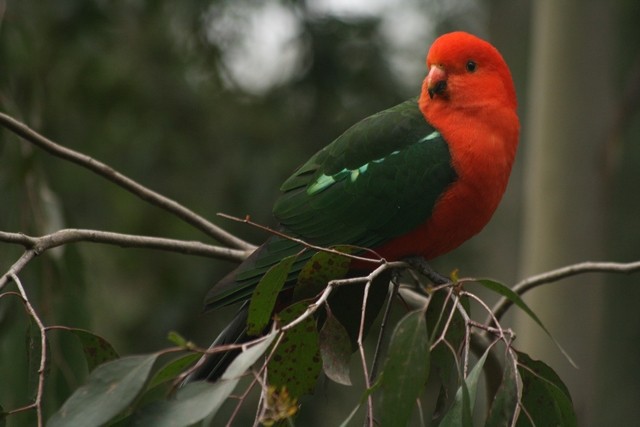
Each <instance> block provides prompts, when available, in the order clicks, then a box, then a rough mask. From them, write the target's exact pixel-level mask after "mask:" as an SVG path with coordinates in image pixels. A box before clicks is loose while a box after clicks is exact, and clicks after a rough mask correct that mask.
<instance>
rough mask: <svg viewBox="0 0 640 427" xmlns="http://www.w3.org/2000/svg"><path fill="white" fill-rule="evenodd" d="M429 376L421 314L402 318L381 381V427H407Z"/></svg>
mask: <svg viewBox="0 0 640 427" xmlns="http://www.w3.org/2000/svg"><path fill="white" fill-rule="evenodd" d="M428 375H429V338H428V335H427V323H426V320H425V315H424V311H422V310H417V311H412V312H411V313H409V314H407V315H406V316H405V317H403V318H402V319H401V320H400V322H398V325H397V326H396V329H395V331H394V332H393V337H392V338H391V343H390V344H389V352H388V355H387V360H386V362H385V365H384V371H383V378H382V388H383V396H382V407H381V425H383V426H406V425H407V424H408V422H409V419H410V417H411V413H412V411H413V408H414V406H415V402H416V399H417V398H418V396H419V395H420V392H421V391H422V389H423V387H424V385H425V383H426V381H427V377H428Z"/></svg>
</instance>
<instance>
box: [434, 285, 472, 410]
mask: <svg viewBox="0 0 640 427" xmlns="http://www.w3.org/2000/svg"><path fill="white" fill-rule="evenodd" d="M448 293H449V292H448V290H447V289H442V290H440V291H437V292H435V293H433V294H432V295H431V297H430V302H429V306H428V307H427V313H426V319H427V330H428V331H430V341H429V343H430V345H431V344H432V343H433V342H434V341H435V340H437V339H438V338H439V337H440V336H441V335H442V333H443V331H444V328H445V326H447V321H448V318H449V316H450V315H451V313H452V312H453V316H452V317H451V321H450V322H449V324H448V328H447V330H446V333H445V339H446V341H447V343H449V344H450V346H448V345H447V344H446V343H444V342H440V343H439V344H438V345H436V346H435V348H433V349H432V350H431V354H430V362H431V363H430V364H431V367H430V369H431V374H430V378H429V382H430V383H431V384H430V385H432V386H433V385H435V384H436V383H438V382H439V386H438V387H439V390H440V393H439V397H438V398H437V400H436V406H435V407H434V411H435V412H434V414H435V417H436V419H440V417H442V416H443V415H444V414H445V413H446V411H447V408H448V407H449V406H450V405H451V404H452V401H453V398H454V396H455V391H456V390H457V388H458V386H459V384H460V372H461V370H460V366H459V360H458V354H459V351H460V348H461V347H462V345H463V341H464V335H465V329H466V321H465V319H464V317H462V314H461V313H460V312H459V311H458V310H457V309H456V307H455V301H454V299H453V298H451V297H449V298H447V295H448ZM459 302H460V304H461V305H462V308H464V310H465V311H466V312H467V313H469V299H468V297H466V296H463V297H460V299H459ZM438 380H439V381H438Z"/></svg>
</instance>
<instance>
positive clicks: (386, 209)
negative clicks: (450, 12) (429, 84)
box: [207, 99, 456, 308]
mask: <svg viewBox="0 0 640 427" xmlns="http://www.w3.org/2000/svg"><path fill="white" fill-rule="evenodd" d="M455 179H456V173H455V171H454V169H453V167H452V165H451V155H450V153H449V148H448V145H447V143H446V141H445V140H444V139H443V138H442V136H441V134H440V133H439V132H438V131H437V130H436V129H434V128H433V127H432V126H431V125H430V124H429V123H427V121H426V120H425V119H424V117H423V115H422V113H421V112H420V110H419V108H418V104H417V101H416V100H415V99H412V100H409V101H406V102H404V103H402V104H399V105H397V106H395V107H392V108H390V109H388V110H385V111H382V112H380V113H377V114H374V115H373V116H370V117H368V118H366V119H364V120H362V121H360V122H359V123H357V124H355V125H354V126H352V127H351V128H349V129H348V130H347V131H346V132H344V133H343V134H342V135H341V136H339V137H338V138H337V139H336V140H335V141H333V142H332V143H331V144H329V145H328V146H326V147H325V148H324V149H322V150H320V151H319V152H318V153H316V154H315V155H314V156H313V157H311V158H310V159H309V161H307V163H305V164H304V165H303V166H302V167H300V168H299V169H298V170H297V171H296V172H295V173H294V174H293V175H292V176H291V177H290V178H289V179H287V180H286V181H285V182H284V183H283V184H282V186H281V191H282V195H281V196H280V198H279V199H278V200H277V201H276V204H275V206H274V209H273V213H274V215H275V217H276V219H277V220H278V221H279V222H280V224H281V226H282V231H283V232H284V233H286V234H289V235H291V236H294V237H299V238H301V239H303V240H305V241H308V242H309V243H312V244H315V245H319V246H334V245H355V246H361V247H370V248H375V247H376V246H379V245H381V244H384V243H385V242H387V241H389V240H391V239H393V238H394V237H398V236H401V235H403V234H406V233H408V232H410V231H411V230H413V229H415V228H416V227H418V226H419V225H421V224H422V223H424V222H425V221H427V220H428V219H429V217H430V216H431V212H432V210H433V207H434V205H435V203H436V201H437V199H438V197H439V196H440V195H441V194H442V193H443V192H444V191H445V190H446V188H447V187H448V186H449V185H451V184H452V183H453V182H454V181H455ZM302 249H303V248H302V247H301V246H300V245H298V244H296V243H295V242H291V241H289V240H285V239H282V238H275V237H274V238H271V239H269V240H268V241H267V242H266V243H265V244H264V245H263V246H262V247H261V248H260V249H258V251H257V252H256V253H255V254H254V255H252V256H251V257H250V258H249V259H248V260H247V261H246V262H245V263H243V264H242V265H241V266H240V267H239V268H238V269H237V270H236V271H235V272H234V273H233V274H232V275H230V276H227V277H226V278H225V279H223V280H222V281H221V282H220V283H219V284H218V285H216V286H215V287H214V288H213V289H212V290H211V292H210V293H209V296H208V298H207V308H213V307H217V306H220V305H226V304H229V303H232V302H236V301H240V300H243V299H247V298H249V297H250V295H251V292H252V291H253V289H254V288H255V286H256V285H257V283H258V281H259V280H260V277H261V276H262V275H263V274H264V273H265V272H266V271H267V270H268V269H269V268H270V267H271V266H272V265H274V264H276V263H277V262H278V261H280V260H281V259H282V258H284V257H285V256H289V255H293V254H296V253H298V252H300V251H301V250H302ZM312 254H313V251H310V250H307V251H306V252H305V253H304V254H303V256H300V257H298V259H297V260H296V263H295V264H294V266H293V268H292V270H291V273H290V277H289V284H288V285H285V288H286V287H291V286H293V283H294V279H295V277H296V276H297V274H298V272H299V271H300V269H301V268H302V266H303V265H304V263H305V262H306V260H308V259H309V257H310V256H311V255H312Z"/></svg>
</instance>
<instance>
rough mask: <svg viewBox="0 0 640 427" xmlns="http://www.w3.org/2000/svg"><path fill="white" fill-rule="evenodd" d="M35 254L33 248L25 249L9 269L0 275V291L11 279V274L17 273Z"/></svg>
mask: <svg viewBox="0 0 640 427" xmlns="http://www.w3.org/2000/svg"><path fill="white" fill-rule="evenodd" d="M35 256H36V251H34V250H33V249H30V250H27V251H25V252H24V253H23V254H22V256H20V258H18V260H17V261H16V262H14V263H13V265H12V266H11V267H9V270H7V272H6V273H4V274H3V275H2V276H0V291H1V290H2V288H4V287H5V286H6V284H7V283H9V281H10V280H11V276H13V275H17V274H19V273H20V271H22V269H23V268H24V267H25V266H26V265H27V264H28V263H29V261H31V260H32V259H33V258H34V257H35Z"/></svg>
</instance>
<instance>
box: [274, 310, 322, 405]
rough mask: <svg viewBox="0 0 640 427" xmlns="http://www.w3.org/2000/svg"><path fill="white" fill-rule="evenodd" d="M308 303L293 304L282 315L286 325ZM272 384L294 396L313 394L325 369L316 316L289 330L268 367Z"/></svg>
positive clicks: (280, 314) (299, 313) (281, 319)
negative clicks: (321, 356)
mask: <svg viewBox="0 0 640 427" xmlns="http://www.w3.org/2000/svg"><path fill="white" fill-rule="evenodd" d="M306 308H307V304H305V303H303V302H300V303H296V304H293V305H291V306H289V307H287V308H286V309H284V310H283V311H281V312H280V313H279V314H278V316H279V318H280V321H281V322H282V324H287V323H289V322H291V321H292V320H294V319H296V318H297V317H298V316H300V315H301V314H302V313H303V312H304V311H305V310H306ZM268 368H269V369H268V382H269V384H270V385H273V386H276V388H280V387H282V386H284V387H286V389H287V391H288V392H289V394H290V395H291V396H293V397H300V396H302V395H304V394H310V393H312V392H313V390H314V388H315V386H316V382H317V379H318V376H319V375H320V371H321V369H322V362H321V359H320V348H319V345H318V330H317V328H316V323H315V320H314V319H313V317H308V318H307V319H305V320H304V321H303V322H301V323H300V324H298V325H296V326H295V327H293V328H292V329H290V330H288V331H287V332H286V333H285V335H284V337H283V338H282V340H281V341H280V343H279V345H278V347H277V348H276V350H275V352H274V354H273V357H272V358H271V360H270V361H269V366H268Z"/></svg>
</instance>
